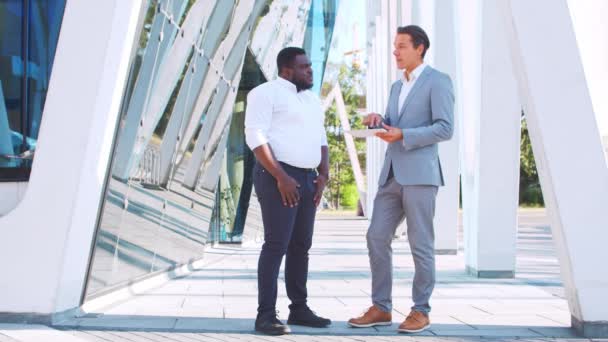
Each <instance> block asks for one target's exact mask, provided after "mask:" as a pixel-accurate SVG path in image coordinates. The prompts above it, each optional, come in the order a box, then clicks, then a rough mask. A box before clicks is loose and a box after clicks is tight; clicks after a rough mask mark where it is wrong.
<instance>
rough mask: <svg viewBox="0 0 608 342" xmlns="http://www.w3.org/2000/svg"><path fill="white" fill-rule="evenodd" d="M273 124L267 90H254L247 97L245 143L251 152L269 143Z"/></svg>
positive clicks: (270, 102)
mask: <svg viewBox="0 0 608 342" xmlns="http://www.w3.org/2000/svg"><path fill="white" fill-rule="evenodd" d="M271 123H272V101H271V100H270V96H268V94H267V92H266V91H265V89H260V88H257V89H253V90H252V91H251V92H249V95H247V109H246V110H245V141H246V142H247V145H248V146H249V148H250V149H251V150H254V149H255V148H256V147H258V146H261V145H264V144H267V143H268V131H269V130H270V125H271Z"/></svg>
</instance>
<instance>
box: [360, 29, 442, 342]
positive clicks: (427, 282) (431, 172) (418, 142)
mask: <svg viewBox="0 0 608 342" xmlns="http://www.w3.org/2000/svg"><path fill="white" fill-rule="evenodd" d="M394 46H395V50H394V52H393V54H394V56H395V59H396V61H397V66H398V68H399V69H402V70H403V71H404V72H403V77H402V78H401V79H400V80H398V81H396V82H395V83H393V85H392V87H391V91H390V97H389V100H388V106H387V109H386V113H385V116H384V117H383V116H381V115H380V114H377V113H371V114H369V115H367V116H366V117H365V119H364V120H363V123H364V124H366V125H368V126H371V127H379V126H382V127H384V128H385V129H386V132H383V133H377V136H378V137H379V138H381V139H382V140H384V141H386V142H387V143H388V148H387V151H386V156H385V159H384V166H383V168H382V171H381V173H380V180H379V189H378V194H377V195H376V198H375V200H374V210H373V213H372V219H371V224H370V226H369V229H368V232H367V247H368V249H369V259H370V266H371V271H372V302H373V305H372V306H371V307H370V308H369V309H368V310H367V312H366V313H365V314H363V316H361V317H357V318H352V319H351V320H349V321H348V323H349V325H350V326H352V327H372V326H375V325H391V324H392V316H391V310H392V294H391V292H392V283H393V274H392V273H393V264H392V248H391V242H392V238H393V236H394V234H395V230H396V229H397V226H399V224H400V223H401V222H402V221H403V220H404V219H405V220H407V221H406V222H407V236H408V240H409V244H410V248H411V251H412V255H413V258H414V266H415V275H414V281H413V286H412V299H413V301H414V305H413V306H412V308H411V312H410V314H409V315H408V317H407V318H406V320H405V321H404V322H403V323H402V324H401V325H400V326H399V328H398V331H399V332H410V333H411V332H420V331H423V330H425V329H427V328H429V327H430V319H429V312H430V310H431V307H430V305H429V299H430V297H431V294H432V292H433V287H434V285H435V247H434V242H435V236H434V230H433V217H434V215H435V198H436V196H437V189H438V187H439V186H442V185H443V175H442V172H441V164H440V162H439V155H438V145H437V144H438V143H439V142H441V141H445V140H448V139H450V138H451V137H452V132H453V127H454V94H453V90H452V81H451V80H450V78H449V76H447V75H446V74H443V73H441V72H439V71H437V70H435V69H433V68H431V67H430V66H428V65H426V64H425V63H424V55H425V53H426V51H427V50H428V48H429V46H430V42H429V39H428V37H427V35H426V33H425V32H424V30H422V29H421V28H420V27H418V26H414V25H410V26H405V27H399V28H398V30H397V35H396V37H395V41H394Z"/></svg>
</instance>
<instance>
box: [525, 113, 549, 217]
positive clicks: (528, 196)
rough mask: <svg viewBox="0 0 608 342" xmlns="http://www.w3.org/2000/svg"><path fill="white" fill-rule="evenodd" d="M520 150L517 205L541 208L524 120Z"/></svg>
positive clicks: (538, 183)
mask: <svg viewBox="0 0 608 342" xmlns="http://www.w3.org/2000/svg"><path fill="white" fill-rule="evenodd" d="M520 149H521V150H520V161H519V163H520V166H519V203H520V205H528V206H543V205H544V200H543V194H542V191H541V189H540V182H539V180H538V171H537V170H536V163H535V161H534V153H533V152H532V144H531V142H530V135H529V134H528V124H527V122H526V120H522V123H521V138H520Z"/></svg>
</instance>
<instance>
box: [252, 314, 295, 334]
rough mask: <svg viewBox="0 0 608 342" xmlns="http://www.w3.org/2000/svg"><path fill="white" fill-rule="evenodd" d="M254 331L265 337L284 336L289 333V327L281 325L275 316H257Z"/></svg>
mask: <svg viewBox="0 0 608 342" xmlns="http://www.w3.org/2000/svg"><path fill="white" fill-rule="evenodd" d="M255 331H259V332H261V333H262V334H266V335H274V336H278V335H286V334H289V333H290V332H291V330H290V329H289V327H288V326H287V325H285V324H283V323H282V322H281V321H280V320H279V319H278V317H277V315H276V314H274V313H271V314H265V315H259V314H258V317H257V318H256V319H255Z"/></svg>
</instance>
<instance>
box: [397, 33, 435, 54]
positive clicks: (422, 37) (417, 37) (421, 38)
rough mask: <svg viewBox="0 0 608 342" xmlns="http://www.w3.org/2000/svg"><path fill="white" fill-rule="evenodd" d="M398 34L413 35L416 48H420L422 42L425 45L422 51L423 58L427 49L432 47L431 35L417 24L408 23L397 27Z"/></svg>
mask: <svg viewBox="0 0 608 342" xmlns="http://www.w3.org/2000/svg"><path fill="white" fill-rule="evenodd" d="M397 33H398V34H408V35H409V36H410V37H412V44H413V45H414V49H416V48H418V47H419V46H420V44H422V45H424V50H423V51H422V58H424V55H426V51H427V50H428V49H429V47H431V42H430V41H429V36H427V35H426V32H424V30H423V29H422V28H421V27H420V26H416V25H407V26H401V27H398V28H397Z"/></svg>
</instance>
